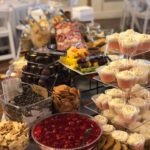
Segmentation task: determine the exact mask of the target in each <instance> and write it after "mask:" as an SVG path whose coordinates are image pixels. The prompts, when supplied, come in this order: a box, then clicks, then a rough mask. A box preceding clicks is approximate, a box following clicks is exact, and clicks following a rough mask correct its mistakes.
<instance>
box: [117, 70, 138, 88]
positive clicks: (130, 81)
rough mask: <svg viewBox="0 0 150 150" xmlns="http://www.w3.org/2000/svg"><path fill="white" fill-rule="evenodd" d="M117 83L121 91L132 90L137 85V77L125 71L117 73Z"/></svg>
mask: <svg viewBox="0 0 150 150" xmlns="http://www.w3.org/2000/svg"><path fill="white" fill-rule="evenodd" d="M116 77H117V83H118V86H119V87H120V88H121V89H130V88H132V87H133V86H134V85H135V84H136V76H135V74H134V73H133V72H131V71H128V70H125V71H121V72H119V73H117V75H116Z"/></svg>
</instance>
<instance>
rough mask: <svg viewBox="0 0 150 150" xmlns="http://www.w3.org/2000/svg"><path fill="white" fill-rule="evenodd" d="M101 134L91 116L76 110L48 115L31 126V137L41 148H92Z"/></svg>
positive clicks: (84, 149)
mask: <svg viewBox="0 0 150 150" xmlns="http://www.w3.org/2000/svg"><path fill="white" fill-rule="evenodd" d="M101 135H102V129H101V127H100V126H99V125H98V124H97V123H96V122H95V121H94V119H93V118H92V117H91V116H88V115H86V114H82V113H76V112H70V113H59V114H54V115H51V116H48V117H46V118H44V119H41V120H39V121H38V122H37V123H36V124H35V125H34V127H33V128H32V138H33V139H34V141H35V142H36V143H37V144H38V146H39V147H40V148H41V149H42V150H92V149H93V148H94V147H95V146H96V144H97V142H98V140H99V139H100V137H101Z"/></svg>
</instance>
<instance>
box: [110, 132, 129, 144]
mask: <svg viewBox="0 0 150 150" xmlns="http://www.w3.org/2000/svg"><path fill="white" fill-rule="evenodd" d="M112 137H113V138H114V139H115V140H118V141H120V142H123V143H125V142H126V141H127V139H128V133H127V132H124V131H121V130H115V131H113V132H112Z"/></svg>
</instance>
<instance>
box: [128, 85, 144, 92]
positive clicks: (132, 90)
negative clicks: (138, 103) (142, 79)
mask: <svg viewBox="0 0 150 150" xmlns="http://www.w3.org/2000/svg"><path fill="white" fill-rule="evenodd" d="M143 89H144V87H143V86H141V85H139V84H135V86H133V87H132V89H131V93H133V94H134V93H137V92H138V91H140V90H143Z"/></svg>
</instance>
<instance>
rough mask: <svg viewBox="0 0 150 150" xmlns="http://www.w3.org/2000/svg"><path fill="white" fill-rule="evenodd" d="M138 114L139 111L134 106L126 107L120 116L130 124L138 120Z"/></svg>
mask: <svg viewBox="0 0 150 150" xmlns="http://www.w3.org/2000/svg"><path fill="white" fill-rule="evenodd" d="M138 114H139V109H138V108H137V107H135V106H132V105H124V106H123V107H122V109H121V110H120V115H121V116H122V117H123V119H124V120H125V121H126V122H128V123H129V122H132V121H134V120H136V117H137V115H138Z"/></svg>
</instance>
